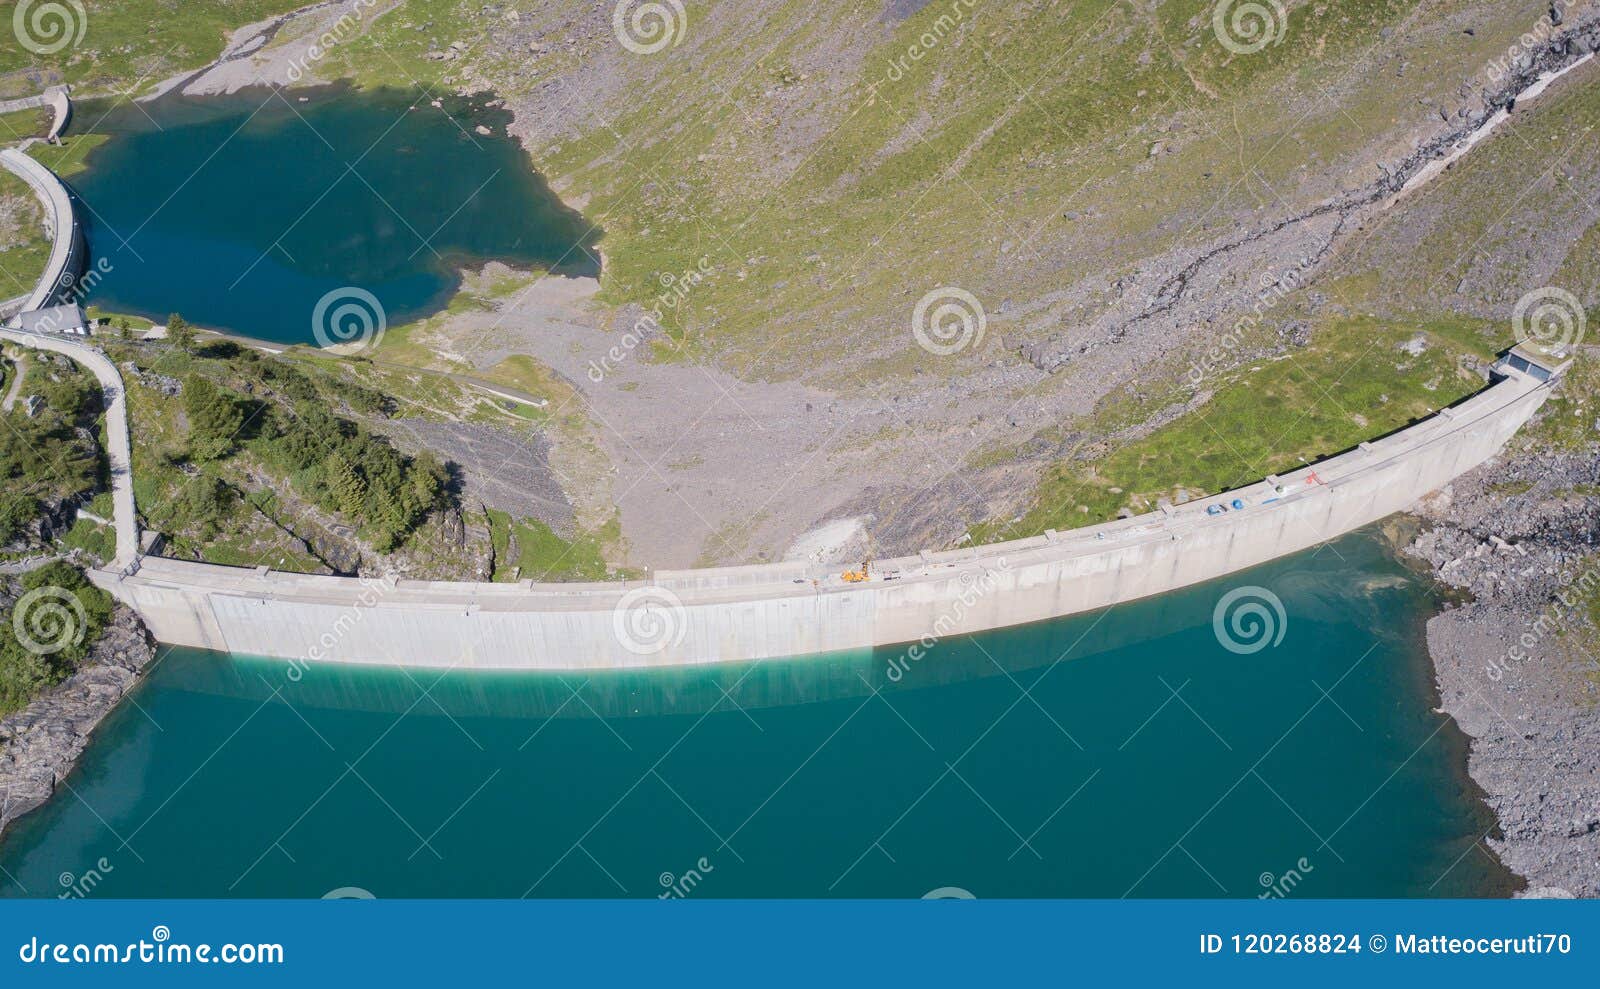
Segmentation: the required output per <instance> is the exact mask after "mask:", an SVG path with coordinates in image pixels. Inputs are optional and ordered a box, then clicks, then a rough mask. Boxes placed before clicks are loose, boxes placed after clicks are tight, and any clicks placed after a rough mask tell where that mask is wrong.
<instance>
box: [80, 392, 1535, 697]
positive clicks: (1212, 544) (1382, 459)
mask: <svg viewBox="0 0 1600 989" xmlns="http://www.w3.org/2000/svg"><path fill="white" fill-rule="evenodd" d="M1551 386H1552V385H1551V383H1541V382H1538V381H1536V380H1534V379H1533V378H1531V377H1528V376H1526V375H1523V374H1518V373H1515V372H1513V373H1511V375H1510V377H1507V378H1505V379H1504V380H1502V381H1500V382H1499V383H1497V384H1495V385H1493V386H1492V387H1490V388H1488V389H1485V390H1484V391H1483V392H1481V393H1479V394H1478V395H1476V396H1474V397H1473V398H1472V399H1470V400H1468V401H1467V402H1465V403H1463V404H1462V405H1460V406H1457V407H1455V408H1453V409H1448V410H1445V411H1444V412H1442V413H1441V414H1439V415H1437V416H1434V417H1432V418H1430V419H1428V420H1426V421H1424V422H1421V423H1418V424H1417V425H1415V426H1413V427H1411V428H1410V429H1407V430H1405V431H1403V432H1400V433H1396V434H1394V435H1392V436H1389V437H1386V438H1384V439H1382V440H1378V441H1375V442H1373V443H1370V444H1363V445H1362V447H1361V448H1360V449H1357V450H1354V451H1351V452H1349V453H1346V454H1343V455H1340V456H1339V457H1335V458H1333V459H1331V460H1328V461H1324V462H1322V463H1320V464H1317V465H1316V466H1315V469H1314V470H1312V469H1302V470H1300V471H1296V472H1295V473H1293V474H1289V475H1286V476H1284V477H1282V478H1272V479H1268V480H1265V481H1262V482H1259V483H1257V484H1254V485H1251V486H1249V487H1246V488H1242V489H1239V490H1237V491H1232V492H1228V493H1226V494H1224V495H1219V496H1217V497H1214V498H1208V499H1205V500H1202V501H1199V502H1194V503H1191V504H1188V505H1183V506H1179V507H1178V508H1175V509H1171V510H1168V511H1163V512H1157V513H1152V514H1150V515H1144V516H1140V517H1137V518H1133V519H1126V520H1121V521H1117V522H1112V523H1107V524H1105V525H1099V526H1094V527H1092V528H1088V529H1078V530H1073V531H1071V532H1068V533H1059V534H1058V533H1049V534H1046V535H1045V536H1040V537H1035V538H1032V539H1024V540H1017V541H1014V542H1009V543H1000V544H995V545H992V546H985V547H977V548H972V549H966V550H957V551H949V552H940V553H923V554H921V555H920V556H918V557H910V558H905V559H898V560H886V561H880V562H878V563H875V564H874V566H873V576H872V579H871V580H870V581H868V582H866V583H860V584H849V583H846V582H844V581H843V580H841V579H840V577H839V575H838V573H837V572H824V571H821V570H816V569H810V568H808V567H807V565H805V564H777V565H771V566H753V567H729V568H720V569H709V570H688V571H660V572H657V573H656V574H655V575H654V578H653V580H651V581H635V582H626V583H601V584H583V585H572V584H534V583H532V582H523V583H522V584H469V583H443V582H422V581H400V582H398V583H394V584H384V583H379V582H376V581H366V580H357V579H353V578H339V577H321V576H307V575H301V574H284V573H273V572H270V571H268V570H267V569H266V568H264V567H263V568H260V569H258V570H244V569H239V568H231V567H219V566H213V565H210V564H199V563H187V562H181V561H175V560H166V559H159V558H153V557H147V558H145V559H144V560H143V562H142V565H141V567H140V568H139V569H138V570H137V572H135V573H132V574H129V575H124V574H120V573H115V572H109V571H108V572H95V573H94V574H92V575H91V576H92V577H93V578H94V580H95V582H96V583H97V584H99V585H100V586H102V587H105V588H106V589H108V590H109V591H111V592H112V593H113V594H115V595H116V596H117V597H118V598H120V599H122V600H123V601H125V602H127V603H128V604H130V605H131V606H132V607H134V608H135V609H137V610H138V611H139V613H140V614H141V615H142V616H143V617H144V619H145V621H146V622H148V623H149V625H150V627H151V629H152V630H153V631H154V633H155V635H156V637H157V638H159V639H161V640H162V641H164V642H169V643H173V644H176V645H186V646H198V647H202V648H207V649H217V650H226V651H231V652H236V653H245V654H253V655H259V656H269V657H277V658H283V659H289V660H295V661H310V662H322V661H329V662H343V663H367V664H381V665H410V666H432V667H456V666H459V667H464V668H480V669H491V668H493V669H546V670H592V669H611V668H636V667H652V666H669V665H686V664H704V663H717V662H734V661H742V660H754V659H765V658H772V657H782V656H795V655H804V654H809V653H818V652H830V651H835V650H854V649H866V648H869V647H872V646H880V645H890V644H895V643H904V642H911V641H913V640H916V639H919V638H922V637H924V636H927V635H930V634H958V633H967V632H977V631H983V630H986V629H993V628H1000V627H1005V626H1009V625H1017V624H1023V623H1026V622H1032V621H1039V620H1042V619H1047V618H1054V617H1057V616H1061V615H1069V614H1075V613H1078V612H1084V611H1091V610H1094V609H1098V608H1103V607H1106V606H1109V605H1112V604H1117V603H1120V602H1124V601H1130V600H1134V599H1136V598H1141V597H1145V596H1148V595H1152V594H1159V593H1162V592H1164V591H1169V590H1173V589H1175V588H1179V587H1184V586H1187V585H1189V584H1193V583H1197V582H1200V581H1204V580H1210V579H1212V578H1216V577H1221V576H1224V575H1227V574H1230V573H1233V572H1235V571H1238V570H1242V569H1244V568H1246V567H1251V566H1255V565H1256V564H1259V563H1263V562H1266V561H1268V560H1271V559H1273V558H1275V557H1278V556H1283V555H1285V554H1288V553H1293V552H1296V551H1298V550H1301V549H1305V548H1307V547H1309V546H1313V545H1315V544H1317V543H1319V542H1322V541H1324V540H1327V539H1332V538H1334V537H1336V536H1339V535H1341V534H1343V533H1346V532H1349V531H1350V530H1352V529H1355V528H1358V527H1360V526H1362V525H1366V524H1368V523H1370V522H1373V521H1375V520H1377V519H1380V518H1383V517H1384V516H1386V515H1389V514H1392V513H1394V512H1397V511H1400V510H1402V509H1404V508H1406V507H1408V506H1410V505H1411V504H1412V503H1413V502H1415V501H1416V500H1417V499H1418V498H1419V497H1421V496H1422V495H1423V494H1425V493H1427V492H1429V491H1431V490H1434V489H1436V488H1438V487H1441V486H1442V485H1444V484H1445V483H1447V482H1448V481H1450V480H1451V479H1452V478H1454V477H1456V476H1458V475H1459V474H1461V473H1463V472H1465V471H1467V470H1469V469H1471V468H1472V467H1474V466H1476V465H1478V464H1479V463H1482V462H1483V461H1484V460H1486V459H1488V458H1489V457H1491V456H1493V455H1494V454H1495V452H1496V451H1498V450H1499V449H1500V448H1501V446H1502V445H1503V444H1504V443H1505V442H1506V440H1507V439H1509V438H1510V437H1511V435H1512V434H1513V433H1515V432H1516V430H1517V429H1518V427H1520V426H1521V425H1522V424H1523V423H1524V422H1525V421H1526V420H1527V419H1528V417H1529V416H1531V415H1532V414H1533V413H1534V411H1535V410H1536V409H1537V408H1538V407H1539V405H1540V404H1542V403H1543V402H1544V400H1545V398H1546V397H1547V396H1548V395H1549V392H1550V388H1551ZM1279 486H1281V487H1282V488H1283V491H1282V493H1280V492H1279V491H1278V490H1277V488H1278V487H1279ZM1235 499H1238V500H1240V501H1241V502H1243V503H1244V504H1245V507H1244V508H1243V509H1240V510H1235V511H1230V512H1228V513H1227V514H1224V515H1218V516H1211V515H1207V514H1206V508H1207V506H1209V505H1212V504H1216V503H1230V504H1231V503H1232V501H1233V500H1235Z"/></svg>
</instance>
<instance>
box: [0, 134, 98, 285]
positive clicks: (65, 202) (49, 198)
mask: <svg viewBox="0 0 1600 989" xmlns="http://www.w3.org/2000/svg"><path fill="white" fill-rule="evenodd" d="M0 166H3V167H4V168H5V169H6V170H7V171H9V172H12V173H13V174H15V175H17V176H18V177H19V178H21V179H22V180H23V181H24V182H27V183H28V185H29V186H31V187H32V188H33V191H34V194H35V195H36V196H38V197H39V202H41V203H42V204H44V214H45V225H46V226H47V227H48V228H49V231H50V237H51V240H52V243H51V246H50V260H49V262H48V263H47V264H46V265H45V270H44V274H43V275H42V276H41V277H40V279H39V284H38V285H37V286H35V288H34V290H33V292H32V293H30V294H29V296H28V299H27V301H26V302H24V303H23V304H22V306H21V307H20V308H19V309H18V311H19V312H29V311H31V310H34V309H43V308H45V307H46V306H50V305H54V304H55V303H56V302H58V301H62V300H63V299H64V298H65V295H66V290H67V289H69V288H70V287H71V285H72V284H73V281H74V280H75V279H76V278H77V276H78V273H79V272H80V271H82V270H83V259H84V256H85V255H86V253H87V251H86V246H85V244H84V239H83V230H82V228H81V227H80V226H79V225H78V218H77V215H76V213H75V212H74V210H73V208H72V197H71V196H69V195H68V194H67V187H66V186H64V185H62V184H61V180H60V179H58V178H56V176H55V174H54V173H53V172H51V171H50V169H48V168H46V167H44V166H43V165H41V164H39V163H38V162H36V161H34V160H33V159H32V158H30V157H28V155H27V153H26V152H24V151H20V150H16V149H12V148H7V149H6V150H4V151H0Z"/></svg>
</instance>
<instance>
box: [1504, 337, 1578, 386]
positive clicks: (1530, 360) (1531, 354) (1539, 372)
mask: <svg viewBox="0 0 1600 989" xmlns="http://www.w3.org/2000/svg"><path fill="white" fill-rule="evenodd" d="M1570 363H1572V359H1571V358H1570V357H1568V356H1567V354H1566V352H1565V351H1564V350H1562V351H1556V352H1550V351H1547V350H1546V349H1545V348H1543V347H1538V346H1533V345H1530V344H1526V343H1519V344H1517V345H1516V346H1515V347H1512V348H1511V349H1510V350H1508V351H1506V352H1505V354H1504V355H1503V356H1502V357H1501V358H1500V359H1499V360H1498V361H1495V363H1494V368H1493V370H1494V371H1495V372H1496V373H1498V374H1502V375H1503V374H1505V373H1506V371H1507V370H1511V371H1517V372H1520V373H1522V374H1526V375H1529V376H1531V377H1533V378H1534V379H1536V380H1538V381H1549V380H1550V379H1551V378H1553V377H1555V376H1556V375H1558V374H1560V373H1561V372H1562V371H1565V370H1566V369H1567V365H1568V364H1570Z"/></svg>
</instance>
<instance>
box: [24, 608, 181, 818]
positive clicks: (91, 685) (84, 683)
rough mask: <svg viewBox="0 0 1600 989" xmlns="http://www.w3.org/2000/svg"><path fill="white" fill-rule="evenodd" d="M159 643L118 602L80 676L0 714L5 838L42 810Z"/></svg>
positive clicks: (75, 675) (137, 678) (131, 685)
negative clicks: (15, 823) (20, 820)
mask: <svg viewBox="0 0 1600 989" xmlns="http://www.w3.org/2000/svg"><path fill="white" fill-rule="evenodd" d="M155 655H156V645H155V641H154V640H153V639H151V638H150V634H149V633H148V632H147V631H146V630H145V628H144V625H143V624H142V623H140V621H139V619H138V618H137V617H136V616H135V615H134V614H133V612H131V611H129V610H128V609H126V608H124V607H122V606H121V605H118V606H117V610H116V613H115V615H114V616H113V618H112V621H111V624H110V625H108V626H107V627H106V630H105V632H104V633H103V634H102V635H101V637H100V641H99V642H97V643H96V644H95V647H94V649H93V650H92V651H91V652H90V654H89V657H88V659H87V660H85V661H84V663H83V666H82V667H81V668H80V669H79V670H78V672H77V673H75V674H73V675H72V676H71V677H70V678H68V679H67V680H66V681H65V682H64V683H61V684H59V685H57V686H55V687H53V688H51V689H50V690H49V691H47V692H45V693H44V694H43V695H42V696H40V697H39V698H38V699H36V700H35V701H34V702H33V703H32V704H29V705H28V706H27V707H25V708H23V709H22V710H20V711H16V712H14V713H12V714H9V715H6V717H4V718H0V836H3V835H4V834H5V831H6V829H7V828H8V827H9V826H10V824H11V822H12V821H15V820H16V819H17V818H19V817H21V816H22V815H24V814H26V813H28V812H29V811H31V810H34V809H35V808H37V807H39V806H40V805H41V804H43V803H44V802H45V801H47V800H49V799H50V797H51V796H52V795H53V794H54V793H55V791H56V787H57V786H59V785H60V784H61V781H62V780H63V779H65V778H66V777H67V774H68V773H70V772H72V769H73V767H74V766H76V765H77V763H78V758H79V756H81V755H82V754H83V750H84V747H85V746H87V745H88V744H89V737H90V735H92V734H93V733H94V730H95V728H96V727H98V726H99V724H100V722H101V720H102V719H104V718H105V716H106V715H107V714H110V713H111V710H112V709H113V708H114V707H116V706H117V703H118V702H119V701H121V700H122V698H123V696H124V695H126V694H127V693H128V691H130V690H132V689H133V687H134V685H135V684H137V683H138V681H139V678H140V676H142V675H143V673H144V670H145V668H146V667H147V666H148V665H149V664H150V662H151V660H153V659H154V658H155Z"/></svg>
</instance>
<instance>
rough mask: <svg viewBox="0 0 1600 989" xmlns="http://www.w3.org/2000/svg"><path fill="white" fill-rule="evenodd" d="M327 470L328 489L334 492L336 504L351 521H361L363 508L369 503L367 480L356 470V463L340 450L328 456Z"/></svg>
mask: <svg viewBox="0 0 1600 989" xmlns="http://www.w3.org/2000/svg"><path fill="white" fill-rule="evenodd" d="M325 470H326V472H327V477H328V489H329V490H330V491H331V492H333V501H334V504H335V505H337V506H338V507H339V511H340V512H342V513H343V514H344V515H346V516H348V517H349V518H350V520H351V521H354V522H359V521H360V520H361V515H362V510H363V509H365V508H366V504H367V482H366V480H365V479H364V478H363V477H362V476H361V475H360V473H358V472H357V471H356V467H355V464H352V463H351V462H350V458H349V457H346V456H345V455H344V453H343V452H342V451H338V450H335V451H334V452H333V453H332V454H331V455H330V456H329V457H328V460H327V463H326V465H325Z"/></svg>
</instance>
